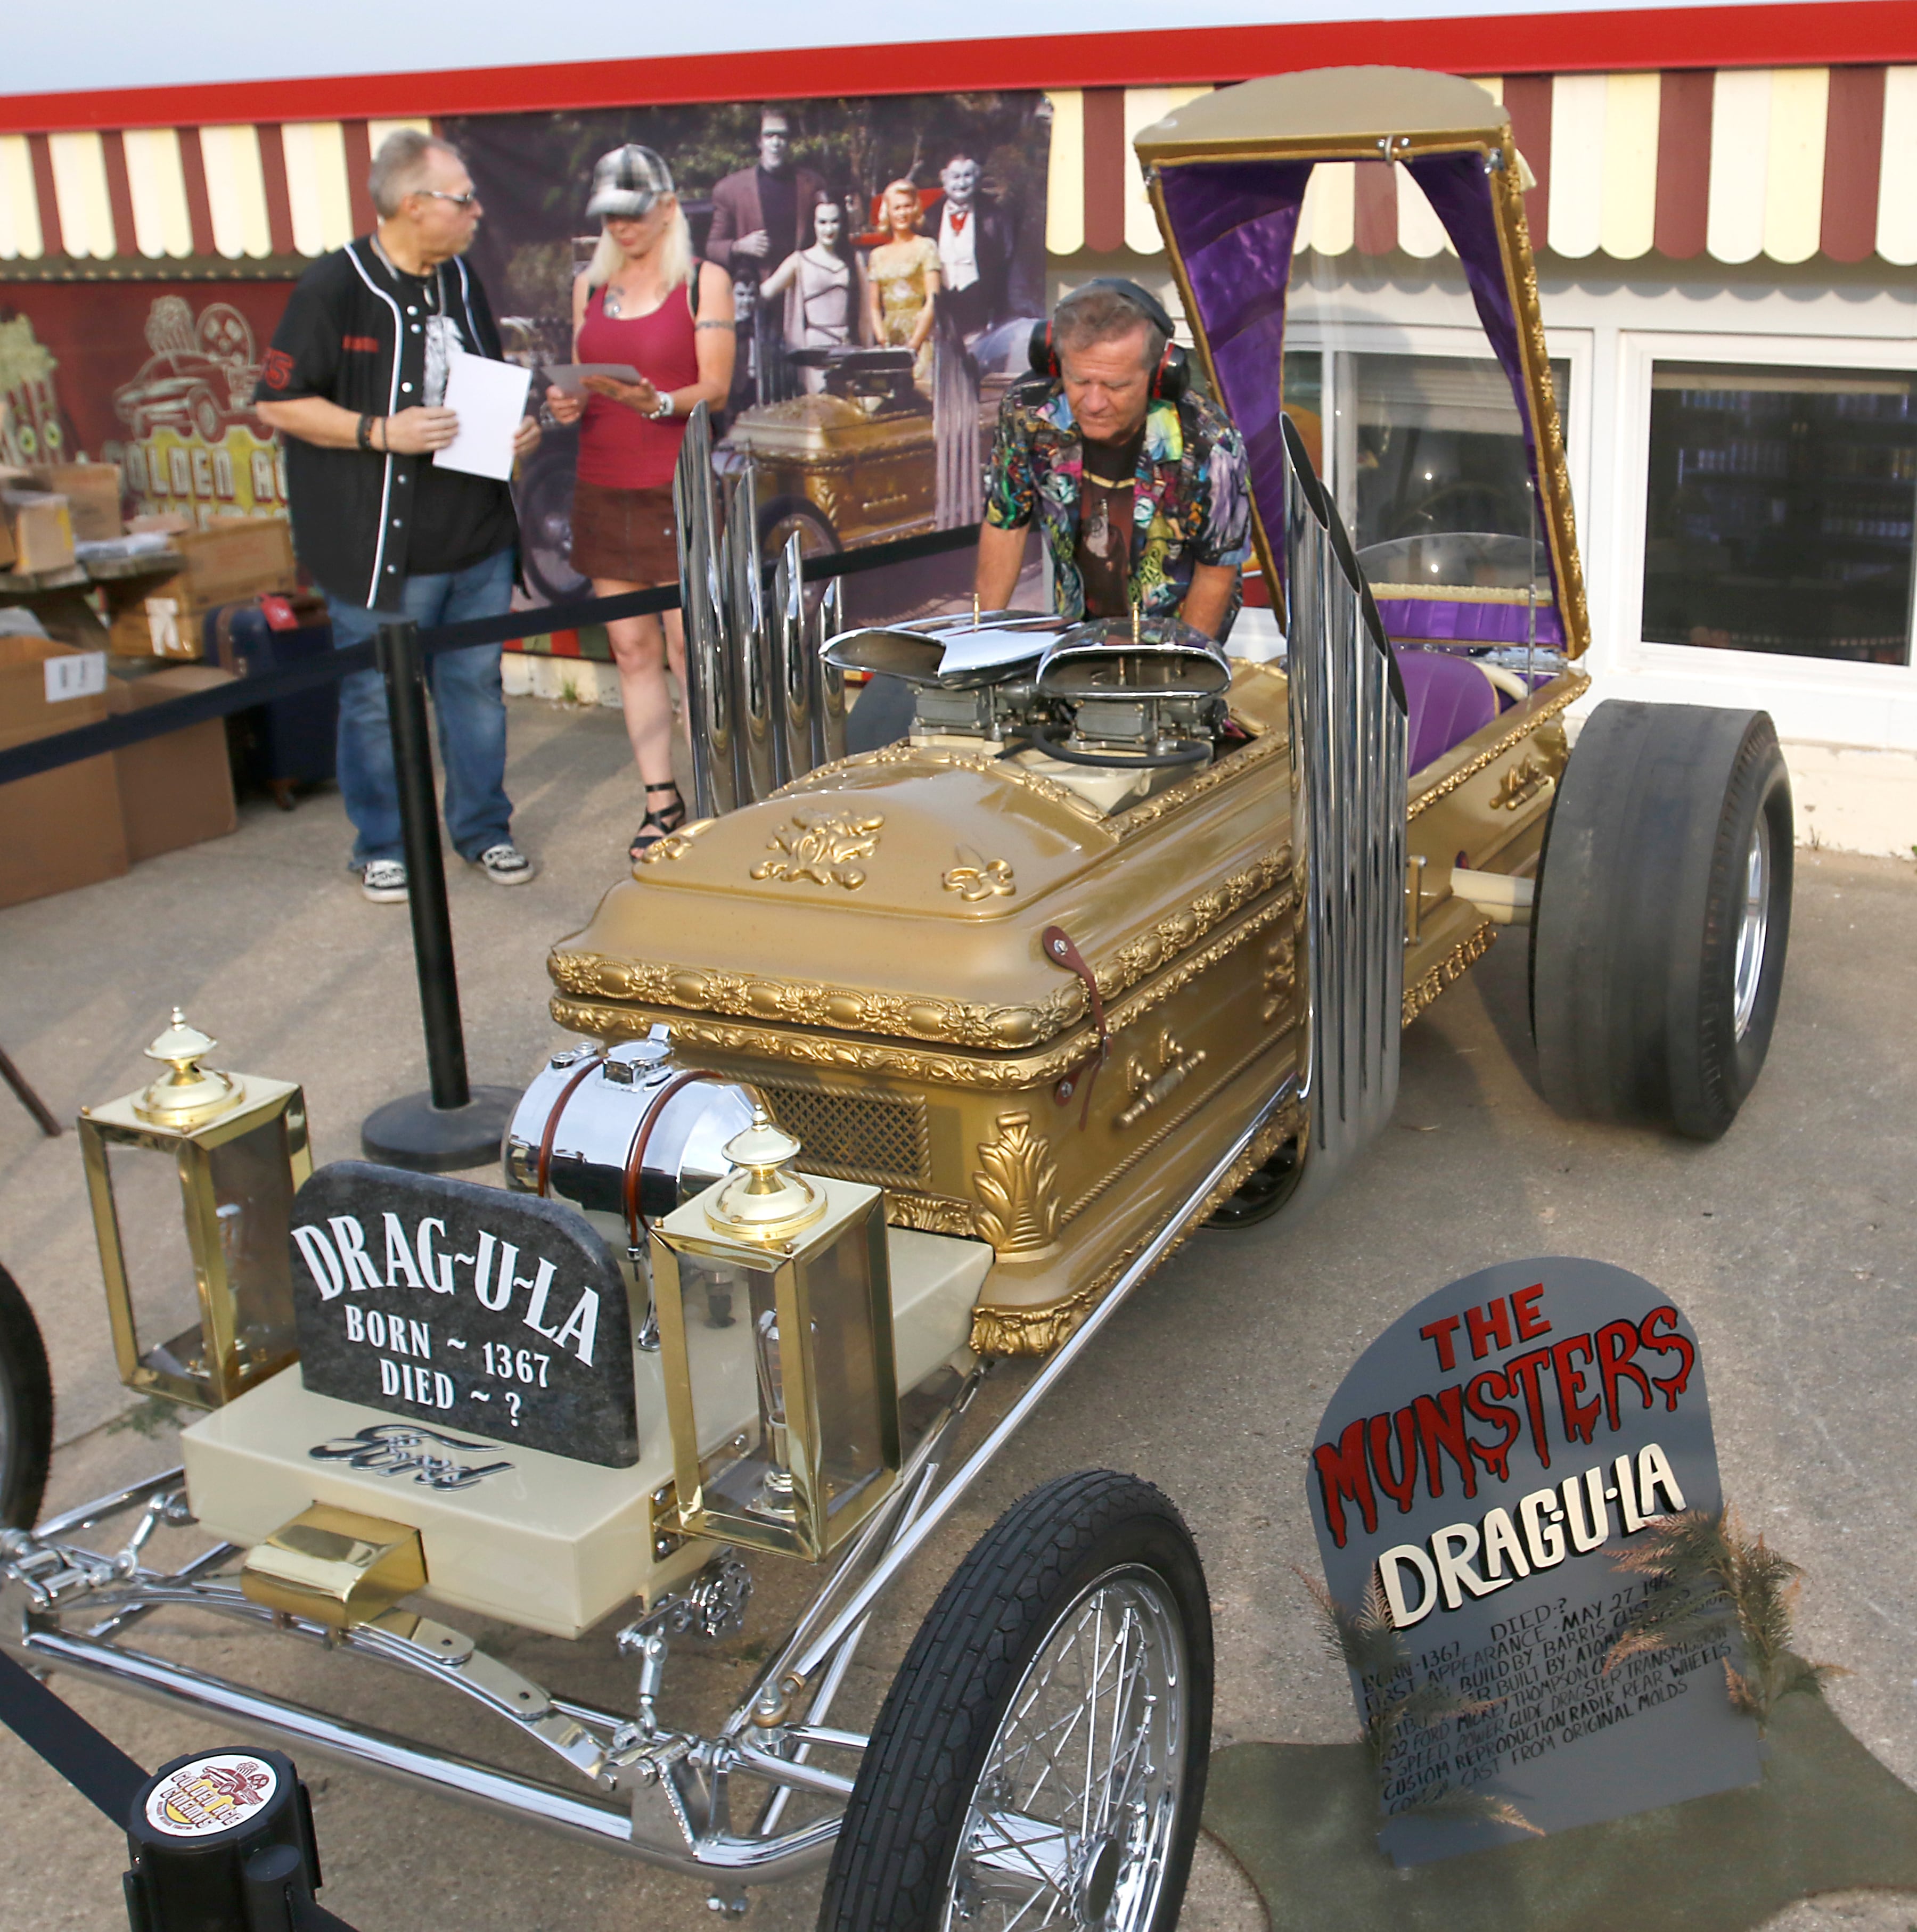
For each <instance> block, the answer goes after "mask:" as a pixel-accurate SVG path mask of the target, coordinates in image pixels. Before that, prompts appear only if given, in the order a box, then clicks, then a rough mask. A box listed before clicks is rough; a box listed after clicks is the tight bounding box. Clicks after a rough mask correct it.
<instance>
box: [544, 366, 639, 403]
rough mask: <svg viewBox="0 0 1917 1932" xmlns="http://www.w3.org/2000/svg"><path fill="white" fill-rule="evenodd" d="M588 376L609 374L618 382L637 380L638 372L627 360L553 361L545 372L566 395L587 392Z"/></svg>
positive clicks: (553, 383)
mask: <svg viewBox="0 0 1917 1932" xmlns="http://www.w3.org/2000/svg"><path fill="white" fill-rule="evenodd" d="M588 376H610V377H612V379H613V380H614V381H615V382H619V383H636V382H638V380H639V372H638V370H636V369H635V368H633V367H632V364H631V363H629V362H555V363H554V364H553V365H552V366H551V368H548V370H547V371H546V372H545V379H546V380H547V381H548V383H551V385H552V386H553V387H554V389H557V390H558V391H559V392H560V394H561V395H567V396H583V395H587V394H589V393H590V392H589V391H588V390H587V388H586V378H587V377H588Z"/></svg>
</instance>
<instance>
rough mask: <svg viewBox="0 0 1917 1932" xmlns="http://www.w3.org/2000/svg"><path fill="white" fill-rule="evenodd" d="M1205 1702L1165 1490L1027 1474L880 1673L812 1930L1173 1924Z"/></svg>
mask: <svg viewBox="0 0 1917 1932" xmlns="http://www.w3.org/2000/svg"><path fill="white" fill-rule="evenodd" d="M1211 1709H1212V1625H1211V1610H1210V1604H1209V1598H1208V1597H1207V1595H1206V1589H1205V1578H1204V1571H1203V1567H1202V1566H1201V1565H1200V1562H1199V1560H1198V1553H1197V1548H1196V1547H1195V1545H1194V1544H1193V1542H1192V1540H1191V1532H1189V1531H1188V1529H1186V1528H1185V1523H1184V1521H1183V1520H1182V1518H1181V1517H1179V1514H1178V1511H1177V1510H1176V1508H1174V1507H1173V1505H1172V1504H1171V1502H1170V1501H1169V1500H1168V1499H1167V1498H1166V1497H1165V1496H1163V1495H1161V1493H1159V1492H1158V1490H1155V1489H1154V1488H1153V1487H1152V1486H1151V1485H1150V1484H1149V1483H1146V1482H1144V1481H1141V1480H1140V1478H1137V1477H1136V1476H1127V1475H1117V1474H1116V1473H1114V1472H1112V1471H1110V1470H1105V1469H1095V1470H1086V1471H1080V1472H1077V1474H1074V1475H1068V1476H1062V1477H1059V1478H1057V1479H1056V1481H1052V1482H1050V1483H1047V1484H1044V1485H1043V1486H1042V1487H1041V1488H1038V1489H1037V1490H1033V1491H1032V1493H1031V1494H1030V1495H1029V1496H1026V1497H1025V1498H1024V1499H1023V1501H1021V1502H1018V1503H1016V1504H1014V1505H1013V1507H1012V1508H1011V1509H1009V1510H1008V1511H1006V1513H1005V1514H1004V1515H1003V1516H1002V1517H1000V1518H999V1520H998V1522H997V1523H995V1524H994V1525H993V1527H992V1528H991V1529H990V1530H989V1531H988V1532H987V1533H986V1535H984V1537H983V1538H981V1540H980V1541H979V1542H978V1544H975V1546H974V1547H973V1549H972V1552H971V1553H970V1555H969V1556H967V1557H966V1559H965V1561H964V1562H963V1563H962V1564H961V1565H960V1567H959V1568H958V1570H957V1573H956V1574H954V1576H953V1577H952V1579H951V1582H950V1583H948V1584H947V1585H946V1586H945V1589H944V1591H943V1592H942V1594H941V1595H940V1596H939V1601H938V1602H937V1603H936V1604H934V1605H933V1608H932V1610H931V1612H930V1614H929V1615H928V1616H927V1618H926V1619H925V1622H924V1624H923V1625H921V1627H920V1629H919V1632H918V1636H917V1637H916V1638H915V1640H914V1641H913V1643H912V1649H911V1651H910V1652H909V1653H908V1655H907V1656H906V1661H905V1663H904V1664H903V1667H901V1669H900V1672H899V1674H898V1676H897V1678H896V1679H894V1681H893V1684H892V1688H891V1692H890V1694H888V1697H887V1698H886V1700H885V1708H884V1709H883V1710H882V1712H880V1714H879V1721H878V1724H876V1727H874V1729H873V1733H872V1739H871V1742H870V1745H869V1746H868V1747H867V1750H866V1752H865V1754H864V1758H863V1760H861V1765H860V1768H859V1775H858V1781H857V1783H856V1784H855V1787H854V1790H853V1792H852V1798H851V1799H850V1801H849V1803H848V1805H847V1808H846V1817H845V1820H844V1823H843V1825H842V1826H840V1832H839V1837H838V1841H837V1844H836V1846H835V1847H834V1852H833V1858H832V1867H831V1873H830V1875H829V1876H828V1879H827V1882H826V1887H825V1899H824V1902H823V1903H822V1906H821V1908H820V1912H819V1925H820V1927H821V1928H822V1932H934V1928H937V1932H946V1928H949V1927H952V1926H954V1924H963V1925H965V1926H966V1927H972V1928H976V1932H1008V1928H1010V1927H1014V1926H1017V1927H1026V1926H1035V1925H1038V1924H1045V1925H1047V1926H1050V1927H1064V1926H1073V1927H1088V1928H1089V1927H1099V1928H1101V1932H1173V1927H1175V1926H1176V1924H1177V1923H1178V1915H1179V1907H1180V1906H1181V1904H1182V1902H1183V1900H1184V1895H1185V1881H1186V1879H1187V1877H1188V1875H1189V1873H1190V1870H1191V1853H1192V1849H1193V1847H1194V1844H1195V1843H1196V1841H1197V1832H1198V1820H1199V1814H1200V1812H1201V1811H1202V1810H1203V1805H1204V1796H1205V1775H1206V1764H1207V1760H1208V1757H1209V1751H1210V1745H1211Z"/></svg>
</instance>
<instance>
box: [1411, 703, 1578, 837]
mask: <svg viewBox="0 0 1917 1932" xmlns="http://www.w3.org/2000/svg"><path fill="white" fill-rule="evenodd" d="M1552 684H1555V685H1557V686H1558V688H1557V689H1556V690H1555V691H1551V694H1550V695H1549V697H1544V698H1542V699H1540V698H1533V699H1532V700H1531V702H1530V704H1529V706H1523V705H1520V706H1519V708H1518V712H1517V713H1507V715H1517V716H1518V718H1519V721H1518V722H1517V723H1516V724H1514V725H1513V727H1511V729H1510V730H1508V731H1507V732H1506V733H1504V736H1502V737H1501V738H1500V739H1498V740H1497V741H1496V742H1495V743H1494V744H1490V745H1486V747H1485V748H1484V749H1483V751H1480V752H1479V753H1477V755H1476V756H1475V757H1471V758H1468V759H1466V760H1465V762H1464V763H1462V765H1459V766H1456V767H1454V768H1453V769H1452V770H1450V771H1448V772H1446V773H1445V774H1444V776H1443V777H1442V778H1440V779H1438V781H1437V782H1436V783H1435V784H1432V785H1431V786H1429V787H1428V788H1427V789H1426V790H1423V791H1421V792H1420V793H1419V794H1418V795H1417V797H1416V798H1414V799H1412V801H1411V805H1410V807H1409V808H1408V810H1407V811H1406V812H1405V817H1407V818H1408V819H1411V818H1415V817H1417V815H1418V814H1419V813H1420V812H1421V811H1429V810H1430V809H1431V808H1432V806H1433V805H1435V804H1436V803H1437V802H1438V800H1439V799H1441V798H1444V797H1447V796H1449V795H1450V793H1453V792H1454V791H1456V790H1457V789H1458V787H1459V786H1460V785H1461V784H1468V783H1469V782H1470V781H1471V780H1472V779H1473V778H1476V777H1477V775H1478V773H1479V772H1481V771H1484V770H1486V769H1488V768H1489V766H1492V765H1495V763H1497V762H1498V760H1499V759H1500V758H1501V757H1503V756H1504V754H1505V753H1506V752H1507V751H1510V750H1511V749H1512V748H1513V746H1515V745H1522V743H1523V742H1524V741H1525V739H1527V738H1528V737H1529V736H1531V734H1532V733H1533V732H1534V731H1536V730H1537V729H1538V728H1539V727H1540V726H1541V725H1543V724H1549V722H1550V721H1551V720H1552V718H1555V717H1556V716H1557V715H1558V712H1561V711H1562V710H1564V709H1565V708H1566V707H1567V706H1570V705H1573V704H1575V703H1576V702H1577V701H1578V700H1579V698H1580V697H1582V696H1583V695H1584V694H1585V692H1586V691H1588V690H1589V689H1590V688H1591V679H1589V678H1588V677H1586V676H1585V674H1584V673H1583V672H1582V671H1581V670H1564V671H1561V672H1560V673H1558V676H1556V677H1555V678H1554V679H1552ZM1545 688H1546V690H1547V691H1549V690H1550V686H1549V685H1546V687H1545Z"/></svg>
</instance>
